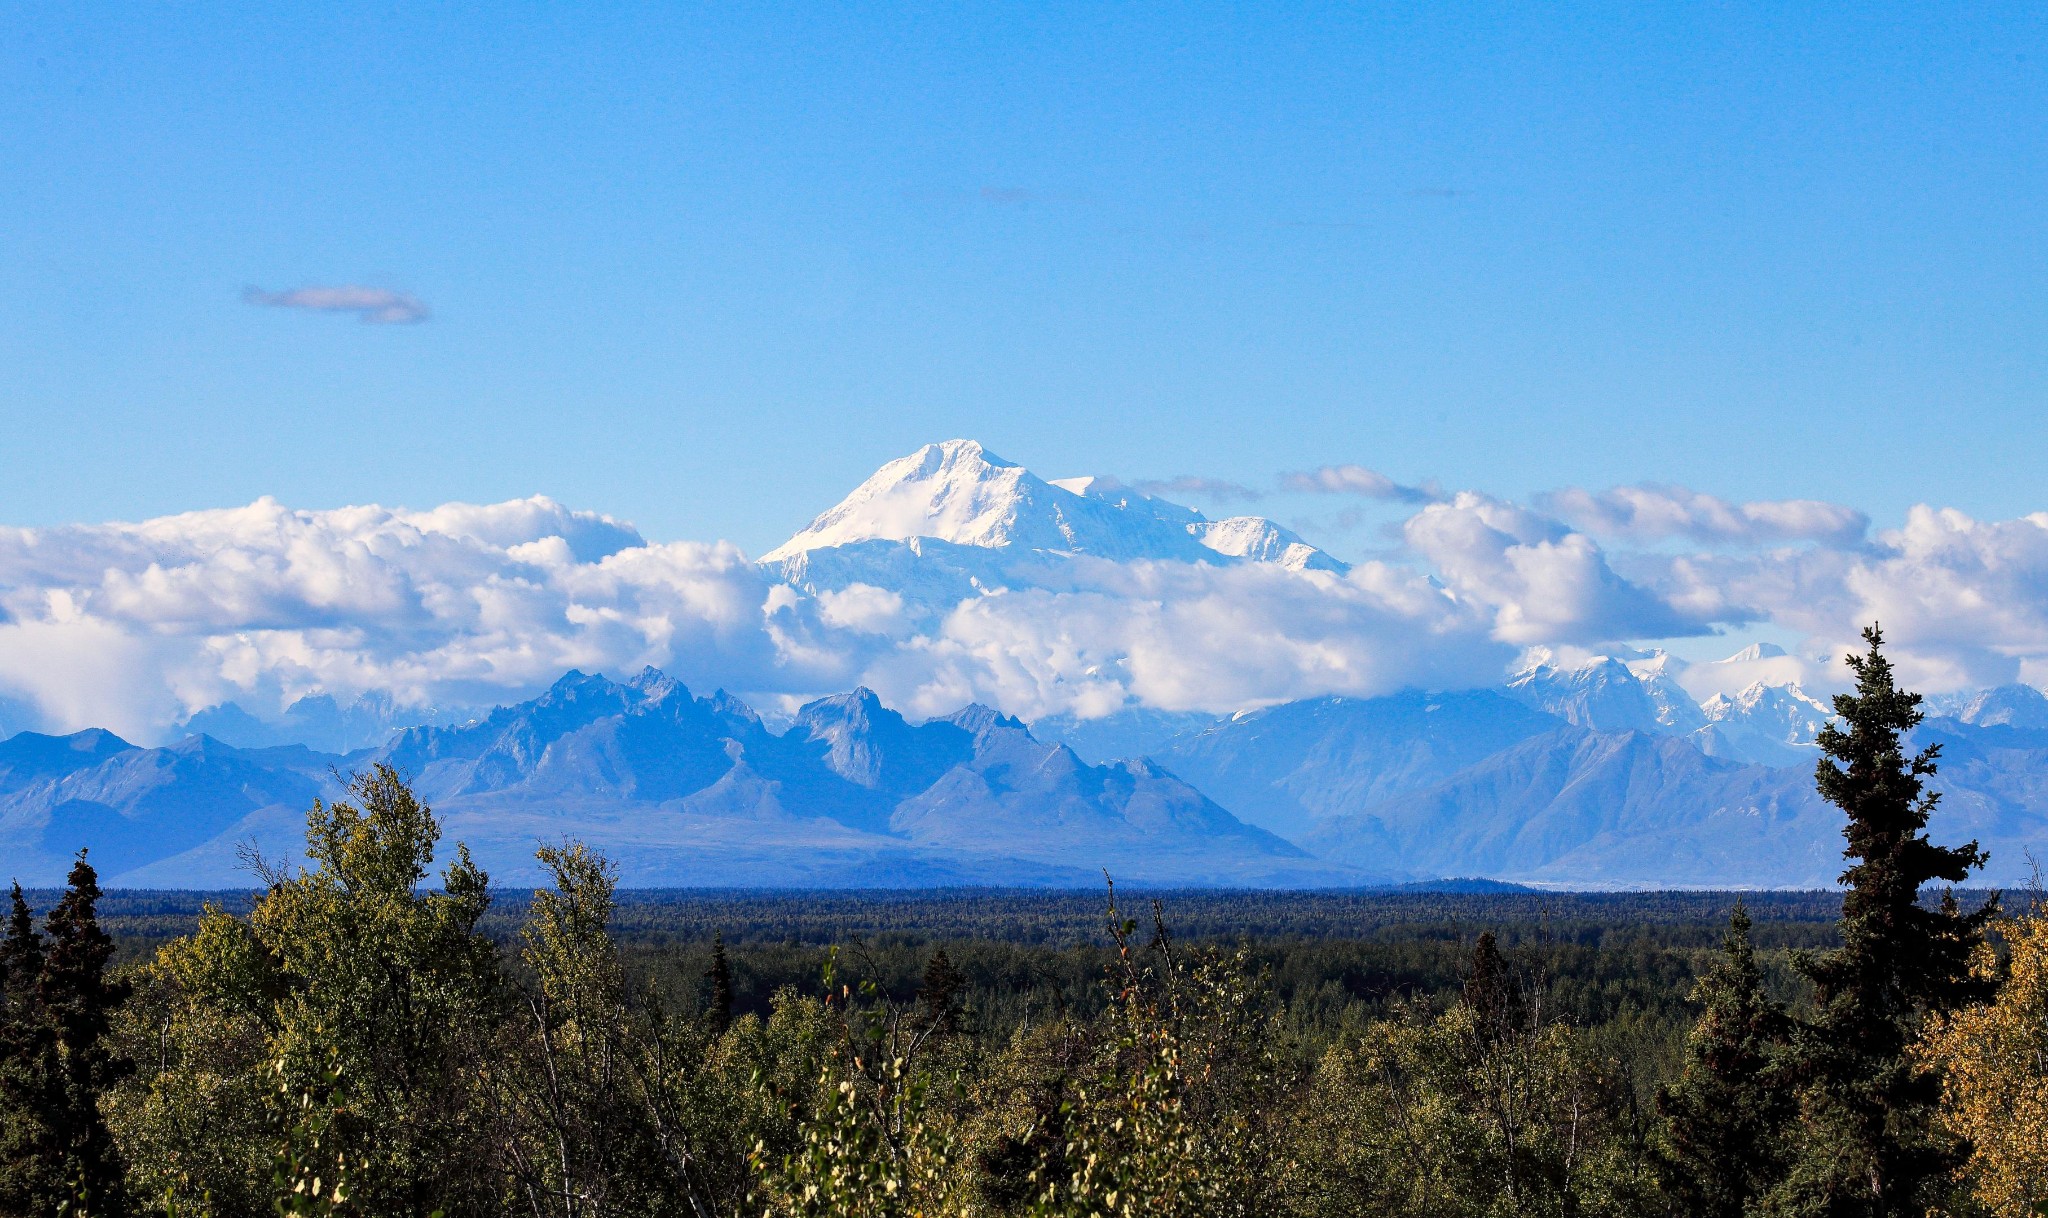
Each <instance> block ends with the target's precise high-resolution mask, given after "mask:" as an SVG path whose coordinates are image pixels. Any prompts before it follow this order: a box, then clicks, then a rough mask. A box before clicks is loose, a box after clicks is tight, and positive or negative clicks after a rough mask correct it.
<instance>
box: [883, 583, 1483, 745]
mask: <svg viewBox="0 0 2048 1218" xmlns="http://www.w3.org/2000/svg"><path fill="white" fill-rule="evenodd" d="M1073 568H1074V570H1073V574H1074V577H1075V578H1074V582H1073V584H1072V585H1071V586H1069V587H1068V588H1063V589H1060V590H1053V589H1046V588H1032V589H1022V590H1016V591H1008V592H1003V593H999V594H996V595H992V596H985V597H979V598H976V599H973V600H968V601H963V602H961V603H960V604H959V605H958V606H956V607H955V608H954V609H953V611H952V612H951V613H949V614H947V615H946V617H945V619H944V621H943V622H942V624H941V625H940V626H939V628H938V629H937V631H936V632H934V633H932V634H930V635H927V636H923V637H920V638H918V639H916V640H914V641H913V642H912V643H911V644H910V645H909V646H906V647H904V648H901V649H898V650H896V651H893V652H891V653H889V654H887V655H884V656H881V657H878V658H877V659H876V660H875V661H874V663H873V664H872V665H871V667H870V669H869V670H868V672H867V673H866V674H865V677H864V679H865V680H866V682H867V683H868V684H870V685H872V686H873V687H874V688H875V689H877V690H878V691H879V692H881V693H882V694H883V695H884V696H885V697H886V698H889V699H890V700H892V701H894V702H896V703H898V704H900V705H903V706H905V707H908V708H910V709H913V710H916V711H918V712H920V713H925V714H933V713H938V712H940V711H945V710H951V709H953V708H954V707H957V706H959V705H960V704H961V703H963V702H965V701H969V700H979V701H984V702H989V703H992V704H994V705H997V706H1000V707H1002V708H1003V709H1005V710H1007V711H1010V712H1011V713H1014V714H1019V715H1023V716H1025V717H1027V718H1030V717H1036V716H1040V715H1045V714H1052V713H1056V712H1067V713H1071V714H1074V715H1076V716H1078V717H1081V718H1089V717H1093V716H1096V715H1100V714H1105V713H1108V712H1110V711H1113V710H1116V709H1119V708H1120V707H1122V706H1125V705H1145V706H1152V707H1159V708H1163V709H1168V710H1206V711H1213V712H1226V711H1230V710H1235V709H1238V708H1241V707H1245V706H1253V705H1260V704H1264V703H1270V702H1277V701H1284V700H1287V699H1292V698H1303V697H1313V696H1317V695H1322V694H1331V693H1341V694H1351V695H1356V696H1361V697H1369V696H1372V695H1375V694H1383V693H1389V692H1392V691H1394V690H1397V689H1400V688H1403V687H1405V686H1410V685H1425V686H1435V687H1442V686H1460V685H1470V684H1475V683H1484V682H1487V681H1491V680H1493V679H1495V678H1496V677H1497V676H1498V675H1499V674H1500V672H1501V669H1502V667H1503V665H1505V664H1506V663H1507V661H1508V660H1509V659H1510V658H1511V657H1512V655H1513V649H1512V648H1509V647H1506V646H1503V645H1501V644H1499V643H1498V642H1496V641H1495V640H1493V639H1492V638H1490V637H1489V631H1488V625H1489V623H1488V620H1487V616H1486V614H1485V613H1484V611H1483V610H1481V609H1478V608H1476V607H1474V606H1472V605H1469V604H1467V603H1465V602H1463V601H1462V600H1460V599H1459V598H1458V597H1457V596H1455V595H1453V594H1451V593H1449V592H1447V591H1446V590H1445V589H1443V588H1442V587H1441V586H1439V585H1436V584H1434V583H1433V582H1431V581H1430V580H1429V579H1427V578H1426V577H1424V576H1422V575H1421V574H1419V573H1417V572H1413V571H1409V570H1405V569H1402V568H1398V567H1393V566H1388V565H1385V564H1377V563H1375V564H1365V565H1363V566H1360V567H1357V568H1354V569H1353V570H1352V571H1351V572H1350V573H1349V574H1348V575H1342V576H1340V575H1335V574H1332V573H1329V572H1321V571H1290V570H1287V569H1285V568H1282V567H1279V566H1276V565H1273V564H1268V563H1246V564H1232V565H1228V566H1210V565H1206V564H1186V563H1170V562H1138V563H1129V564H1119V563H1109V562H1103V561H1100V560H1084V561H1082V562H1079V563H1075V564H1073Z"/></svg>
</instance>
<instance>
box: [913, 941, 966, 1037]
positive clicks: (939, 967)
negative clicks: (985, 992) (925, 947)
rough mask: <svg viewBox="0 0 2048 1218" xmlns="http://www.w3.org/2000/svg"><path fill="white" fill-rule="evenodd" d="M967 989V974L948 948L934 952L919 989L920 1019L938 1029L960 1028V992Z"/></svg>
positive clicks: (940, 1030)
mask: <svg viewBox="0 0 2048 1218" xmlns="http://www.w3.org/2000/svg"><path fill="white" fill-rule="evenodd" d="M965 988H967V976H966V974H964V973H962V972H961V971H960V970H959V969H958V968H955V967H954V965H953V961H952V958H951V957H949V956H947V955H946V949H945V948H943V947H942V948H940V949H939V950H938V951H936V952H933V953H932V958H931V962H930V963H929V964H927V965H925V966H924V985H923V987H922V988H921V989H919V990H918V995H917V999H918V1005H919V1006H920V1007H922V1008H923V1009H922V1010H921V1011H920V1012H919V1021H920V1022H922V1023H923V1024H924V1026H925V1027H928V1028H930V1029H932V1030H933V1031H936V1032H957V1031H959V1030H960V991H961V990H963V989H965Z"/></svg>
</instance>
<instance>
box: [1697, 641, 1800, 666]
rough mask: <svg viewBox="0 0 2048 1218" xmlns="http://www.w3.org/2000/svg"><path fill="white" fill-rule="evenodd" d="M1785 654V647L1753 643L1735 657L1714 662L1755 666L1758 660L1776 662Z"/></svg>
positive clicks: (1774, 644)
mask: <svg viewBox="0 0 2048 1218" xmlns="http://www.w3.org/2000/svg"><path fill="white" fill-rule="evenodd" d="M1784 654H1785V649H1784V648H1783V647H1780V646H1778V645H1777V644H1776V643H1751V644H1750V645H1749V646H1747V647H1745V648H1743V649H1742V650H1741V651H1738V652H1736V653H1735V654H1734V655H1732V656H1729V657H1728V658H1727V659H1725V660H1716V661H1714V663H1716V664H1754V663H1755V662H1757V661H1758V660H1775V659H1778V658H1779V657H1781V656H1783V655H1784Z"/></svg>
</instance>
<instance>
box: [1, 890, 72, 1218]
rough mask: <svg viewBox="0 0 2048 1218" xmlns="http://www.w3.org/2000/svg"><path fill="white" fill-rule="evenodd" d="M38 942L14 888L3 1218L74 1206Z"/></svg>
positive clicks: (6, 995) (4, 1043)
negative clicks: (67, 1181)
mask: <svg viewBox="0 0 2048 1218" xmlns="http://www.w3.org/2000/svg"><path fill="white" fill-rule="evenodd" d="M43 960H44V948H43V939H42V936H41V935H40V934H38V933H37V932H36V928H35V919H34V916H33V915H32V914H31V913H30V911H29V907H28V901H27V899H26V898H24V897H23V896H22V892H21V885H19V884H16V885H14V891H13V899H12V908H11V910H10V913H9V917H8V919H7V937H6V939H5V940H4V941H0V1214H10V1215H11V1214H54V1213H56V1212H57V1207H58V1206H60V1205H62V1204H64V1203H65V1202H67V1201H69V1200H71V1194H70V1191H69V1189H68V1188H67V1187H66V1185H65V1181H64V1173H63V1140H62V1137H61V1135H60V1132H59V1130H60V1121H61V1111H62V1107H63V1089H62V1079H61V1072H60V1063H59V1061H58V1054H57V1035H56V1030H55V1029H54V1028H53V1027H52V1026H51V1024H50V1021H49V1019H48V1018H47V1017H46V1016H45V1013H44V1011H43V1002H42V994H41V987H40V982H41V980H42V975H43Z"/></svg>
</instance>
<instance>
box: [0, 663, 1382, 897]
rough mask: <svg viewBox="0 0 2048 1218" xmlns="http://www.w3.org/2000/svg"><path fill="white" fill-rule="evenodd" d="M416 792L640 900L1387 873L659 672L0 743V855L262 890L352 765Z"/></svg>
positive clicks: (1050, 761) (852, 705) (995, 739)
mask: <svg viewBox="0 0 2048 1218" xmlns="http://www.w3.org/2000/svg"><path fill="white" fill-rule="evenodd" d="M376 762H387V763H389V764H391V765H394V766H396V767H398V768H399V769H400V770H402V771H404V772H406V773H408V774H410V775H412V776H413V779H414V783H415V786H416V789H417V790H418V791H419V792H420V794H421V795H422V796H423V797H424V798H426V799H427V800H428V801H429V802H430V803H432V804H433V806H434V807H435V808H436V810H437V811H438V812H439V813H440V815H441V817H442V819H443V822H444V826H445V829H446V837H447V838H448V839H449V840H450V841H454V840H460V841H462V842H465V843H466V844H467V845H468V846H469V847H470V849H471V851H472V852H473V854H474V855H475V856H476V858H477V859H478V860H479V861H480V862H481V863H482V864H483V865H484V866H485V867H486V868H487V869H489V870H491V871H493V872H494V873H495V874H498V875H499V876H500V877H501V878H505V879H527V878H531V877H532V875H533V873H534V867H533V862H532V854H533V850H534V847H535V846H536V845H537V844H539V843H541V842H546V841H559V840H561V839H563V838H565V837H574V838H579V839H582V840H584V841H588V842H590V843H591V844H593V845H594V846H597V847H598V848H600V849H602V850H604V851H605V852H606V853H607V854H609V855H611V856H612V857H613V858H614V859H615V860H616V861H617V862H618V864H619V867H620V872H621V878H622V879H623V881H624V882H625V883H627V884H630V885H643V886H655V885H714V886H727V885H776V886H824V885H830V886H840V885H890V886H915V885H932V884H1090V883H1095V882H1099V881H1100V878H1101V876H1102V873H1103V871H1104V870H1105V869H1107V870H1108V871H1110V872H1111V873H1112V874H1115V875H1118V876H1123V877H1128V878H1130V879H1132V880H1134V881H1139V882H1145V883H1152V884H1187V883H1196V884H1214V883H1227V884H1243V885H1257V886H1273V885H1285V886H1293V885H1329V884H1355V883H1360V882H1364V881H1367V880H1371V879H1375V878H1382V875H1383V873H1382V875H1375V874H1369V873H1367V872H1364V871H1361V870H1358V869H1356V868H1352V867H1349V866H1345V865H1340V864H1332V863H1329V862H1326V861H1323V860H1319V859H1316V858H1312V857H1310V856H1309V855H1308V854H1306V853H1305V852H1304V851H1302V850H1301V849H1300V848H1298V847H1296V846H1294V845H1291V844H1290V843H1288V842H1286V841H1284V840H1282V839H1281V838H1279V837H1277V836H1275V835H1273V834H1271V833H1268V832H1266V831H1265V830H1262V829H1258V828H1254V827H1252V826H1249V825H1246V824H1244V823H1242V822H1241V821H1239V820H1238V819H1237V818H1235V817H1233V816H1231V815H1230V814H1229V813H1228V812H1226V811H1224V810H1223V809H1222V808H1221V807H1219V806H1218V805H1217V804H1215V803H1214V802H1213V801H1211V800H1209V799H1208V798H1207V797H1205V796H1204V795H1202V794H1201V792H1199V791H1197V790H1195V789H1194V788H1193V787H1190V786H1189V785H1188V784H1186V783H1184V782H1182V781H1180V780H1179V779H1177V778H1175V777H1174V776H1173V775H1171V774H1169V773H1166V772H1165V771H1163V770H1161V769H1160V768H1158V767H1157V766H1155V765H1153V764H1151V763H1150V762H1146V761H1143V760H1139V761H1127V762H1115V763H1111V764H1107V765H1090V764H1088V763H1087V762H1084V761H1082V760H1081V759H1080V758H1079V757H1078V756H1076V755H1075V754H1074V752H1073V751H1072V750H1070V749H1068V748H1067V747H1066V746H1065V745H1062V744H1058V743H1048V742H1044V741H1041V740H1038V739H1037V738H1035V737H1034V736H1033V735H1032V734H1031V732H1030V730H1029V729H1028V728H1026V727H1025V726H1024V725H1023V724H1022V723H1020V722H1018V721H1017V720H1015V719H1011V718H1007V717H1005V716H1002V715H999V714H997V713H995V712H994V711H991V710H989V709H987V708H986V707H979V706H969V707H966V708H964V709H962V710H961V711H959V712H957V713H955V714H952V715H948V716H945V717H943V718H939V719H933V720H930V721H928V722H924V723H919V724H911V723H909V722H907V721H906V720H905V719H904V718H903V717H902V716H901V715H898V714H897V713H896V712H894V711H892V710H889V709H888V708H886V707H884V706H882V705H881V704H880V702H878V701H877V700H876V699H875V697H874V695H873V694H871V693H869V692H868V691H866V690H856V691H854V692H852V693H850V694H845V695H842V696H839V697H835V698H827V699H824V700H821V701H818V702H814V703H812V704H810V705H809V706H806V707H804V708H803V710H802V711H801V712H800V713H799V714H798V715H797V717H796V720H795V722H794V723H793V724H791V725H790V727H789V728H788V730H785V731H782V732H780V733H778V732H774V731H770V730H769V729H768V727H767V726H766V725H765V724H764V723H763V722H762V721H761V719H760V717H759V716H758V715H756V714H755V713H754V712H753V710H752V709H750V708H749V707H747V706H746V705H745V704H744V703H742V702H740V701H739V700H738V699H735V698H732V697H730V696H728V695H725V694H722V693H720V694H715V695H713V696H711V697H708V698H699V697H695V696H693V695H692V694H691V693H690V691H689V690H687V689H685V688H684V687H683V686H682V685H681V684H680V683H678V682H676V681H674V680H672V679H670V678H668V677H666V676H664V675H662V674H661V673H658V672H655V671H653V670H651V669H650V670H648V671H646V672H643V673H641V674H640V675H638V676H636V677H634V678H632V679H630V680H628V681H624V682H616V681H611V680H608V679H606V678H604V677H598V676H586V675H584V674H581V673H570V674H568V675H567V676H565V677H563V678H562V679H561V680H560V681H558V682H556V684H555V685H554V686H553V687H552V688H551V689H549V690H548V691H547V692H546V693H545V694H543V695H541V696H540V697H538V698H535V699H533V700H531V701H529V702H523V703H520V704H518V705H516V706H508V707H501V708H499V709H498V710H496V711H493V712H492V713H491V714H490V715H488V716H486V717H485V718H484V719H482V720H480V721H478V722H475V723H471V724H467V725H463V726H459V727H445V726H427V727H417V728H408V729H406V730H403V731H401V732H398V733H397V734H395V735H394V736H392V737H391V738H390V739H389V740H388V741H387V742H386V743H384V744H383V745H382V746H381V747H379V748H376V749H367V750H362V751H359V752H356V753H351V754H348V755H345V756H344V755H335V754H321V753H315V752H313V751H312V750H309V749H306V748H304V747H290V748H268V749H238V748H233V747H231V746H228V745H225V744H222V743H221V742H220V741H217V740H214V739H211V738H209V737H205V736H197V737H191V738H189V739H187V740H186V741H184V742H183V743H181V744H178V745H174V746H172V747H169V748H161V749H145V748H138V747H136V746H134V745H131V744H129V743H127V742H126V741H123V740H120V739H119V738H117V737H115V736H113V735H111V734H109V733H106V732H82V733H79V734H77V735H75V736H68V737H50V736H39V735H34V734H28V733H24V734H22V735H18V736H15V737H14V738H13V739H11V740H9V741H7V742H6V743H4V744H0V857H4V859H5V861H6V870H7V871H8V872H9V873H10V874H12V875H18V876H20V878H21V879H23V880H24V881H26V882H36V883H48V882H51V881H52V879H53V878H54V877H56V876H58V875H60V874H61V871H62V869H63V867H64V866H65V864H66V861H67V859H68V856H69V855H70V853H71V852H72V851H73V850H75V849H76V848H78V847H79V846H87V847H90V848H91V850H92V852H93V857H94V858H95V859H97V860H100V861H101V862H102V870H103V872H104V873H105V874H106V875H107V877H108V880H109V882H111V883H115V884H122V885H131V886H162V887H211V886H222V885H232V884H237V883H246V882H249V875H248V872H247V870H246V865H247V860H248V859H249V858H250V857H251V855H252V854H258V855H262V856H265V857H268V858H271V859H273V860H277V861H282V862H289V861H291V860H292V859H293V858H294V857H295V851H296V847H297V845H298V843H299V840H300V834H301V831H302V829H303V826H304V819H305V811H306V809H307V807H308V806H310V804H311V803H312V801H313V799H314V798H316V797H320V796H325V797H330V798H331V797H332V796H333V795H334V794H335V793H336V786H337V782H336V777H335V775H336V773H337V772H339V771H345V770H350V769H361V768H364V767H366V766H368V765H370V764H372V763H376Z"/></svg>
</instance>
